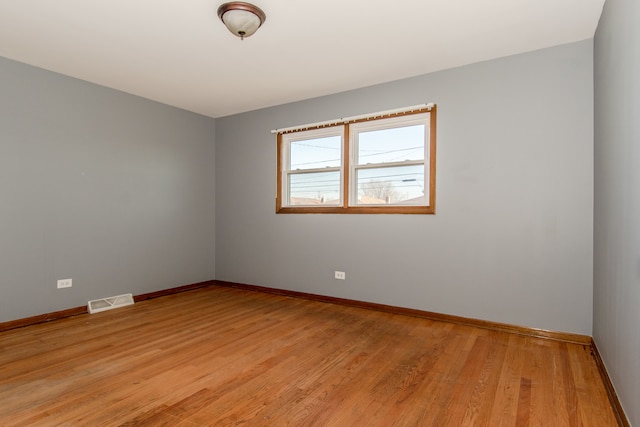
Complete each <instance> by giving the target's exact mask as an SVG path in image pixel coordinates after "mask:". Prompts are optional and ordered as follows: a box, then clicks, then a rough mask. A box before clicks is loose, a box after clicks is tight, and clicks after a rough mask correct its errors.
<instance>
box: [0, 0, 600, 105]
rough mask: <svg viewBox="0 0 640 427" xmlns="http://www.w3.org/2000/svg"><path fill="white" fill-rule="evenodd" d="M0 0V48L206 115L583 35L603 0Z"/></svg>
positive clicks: (38, 63)
mask: <svg viewBox="0 0 640 427" xmlns="http://www.w3.org/2000/svg"><path fill="white" fill-rule="evenodd" d="M223 2H224V0H101V1H98V0H56V1H52V0H0V56H4V57H6V58H10V59H14V60H17V61H21V62H25V63H27V64H32V65H35V66H38V67H42V68H45V69H48V70H52V71H56V72H59V73H62V74H66V75H68V76H73V77H77V78H79V79H83V80H87V81H90V82H93V83H97V84H100V85H103V86H108V87H111V88H115V89H119V90H121V91H124V92H128V93H132V94H135V95H139V96H142V97H145V98H149V99H153V100H155V101H159V102H162V103H165V104H169V105H174V106H176V107H180V108H183V109H186V110H189V111H194V112H197V113H200V114H204V115H206V116H210V117H221V116H226V115H230V114H234V113H239V112H243V111H249V110H254V109H258V108H262V107H268V106H272V105H278V104H283V103H286V102H292V101H297V100H301V99H307V98H312V97H316V96H321V95H327V94H331V93H336V92H341V91H344V90H349V89H355V88H358V87H364V86H370V85H374V84H377V83H382V82H387V81H392V80H397V79H401V78H405V77H411V76H416V75H420V74H425V73H429V72H432V71H437V70H442V69H446V68H451V67H456V66H460V65H465V64H470V63H474V62H478V61H483V60H488V59H492V58H497V57H501V56H506V55H512V54H516V53H521V52H527V51H531V50H536V49H541V48H545V47H549V46H554V45H559V44H564V43H570V42H574V41H579V40H584V39H587V38H591V37H593V35H594V32H595V29H596V26H597V23H598V19H599V18H600V14H601V12H602V7H603V4H604V0H404V1H402V2H400V1H397V2H391V1H382V0H255V1H254V4H256V5H257V6H259V7H260V8H261V9H262V10H264V11H265V13H266V15H267V20H266V22H265V23H264V25H263V26H262V28H260V29H259V30H258V32H257V33H256V34H255V35H253V36H252V37H250V38H248V39H245V40H244V41H241V40H240V39H239V38H237V37H235V36H233V35H232V34H231V33H230V32H228V30H227V29H226V28H225V26H224V25H223V24H222V22H220V20H219V19H218V17H217V15H216V10H217V8H218V6H219V5H220V4H222V3H223Z"/></svg>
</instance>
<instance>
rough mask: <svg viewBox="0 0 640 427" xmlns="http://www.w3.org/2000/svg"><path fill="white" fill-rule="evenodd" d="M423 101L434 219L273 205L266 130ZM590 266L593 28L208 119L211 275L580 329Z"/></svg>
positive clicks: (584, 326)
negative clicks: (502, 53) (431, 116)
mask: <svg viewBox="0 0 640 427" xmlns="http://www.w3.org/2000/svg"><path fill="white" fill-rule="evenodd" d="M336 72H339V71H336ZM363 72H366V71H363ZM429 101H433V102H436V103H437V104H438V154H437V162H438V164H437V171H438V172H437V174H438V175H437V214H436V215H433V216H425V215H408V216H407V215H276V214H275V193H276V189H275V182H276V173H275V170H276V151H275V149H276V142H275V136H274V135H272V134H271V133H270V130H271V129H274V128H278V127H286V126H292V125H297V124H304V123H309V122H315V121H322V120H327V119H332V118H335V117H343V116H350V115H357V114H362V113H367V112H375V111H380V110H385V109H391V108H396V107H403V106H407V105H414V104H418V103H421V102H429ZM334 270H343V271H345V272H346V278H347V279H346V281H338V280H334V279H333V272H334ZM592 273H593V44H592V40H586V41H582V42H578V43H573V44H569V45H564V46H559V47H554V48H550V49H545V50H541V51H536V52H531V53H527V54H523V55H517V56H512V57H507V58H502V59H498V60H493V61H489V62H484V63H479V64H474V65H470V66H466V67H461V68H457V69H451V70H447V71H443V72H437V73H432V74H428V75H423V76H419V77H415V78H411V79H406V80H401V81H396V82H391V83H388V84H382V85H378V86H374V87H368V88H365V89H361V90H354V91H350V92H346V93H340V94H335V95H332V96H327V97H322V98H317V99H310V100H306V101H303V102H298V103H292V104H288V105H281V106H276V107H272V108H267V109H263V110H258V111H253V112H249V113H244V114H239V115H234V116H229V117H224V118H221V119H218V120H217V121H216V278H217V279H219V280H228V281H235V282H241V283H247V284H255V285H262V286H269V287H275V288H281V289H288V290H296V291H302V292H310V293H316V294H322V295H331V296H336V297H344V298H351V299H356V300H362V301H370V302H377V303H383V304H390V305H395V306H402V307H411V308H417V309H422V310H430V311H435V312H440V313H448V314H454V315H460V316H466V317H473V318H480V319H485V320H491V321H498V322H506V323H510V324H518V325H524V326H528V327H535V328H544V329H551V330H556V331H566V332H572V333H580V334H587V335H591V326H592V297H593V293H592V292H593V286H592V285H593V275H592Z"/></svg>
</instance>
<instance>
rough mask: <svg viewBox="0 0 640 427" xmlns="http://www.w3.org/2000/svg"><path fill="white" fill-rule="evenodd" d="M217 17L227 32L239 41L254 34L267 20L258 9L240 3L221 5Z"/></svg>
mask: <svg viewBox="0 0 640 427" xmlns="http://www.w3.org/2000/svg"><path fill="white" fill-rule="evenodd" d="M218 17H219V18H220V19H221V20H222V22H224V25H226V26H227V28H228V29H229V31H231V32H232V33H233V34H234V35H236V36H238V37H240V38H241V39H244V38H245V37H249V36H250V35H252V34H253V33H255V32H256V31H257V30H258V28H260V26H261V25H262V23H263V22H264V21H265V20H266V19H267V16H266V15H265V14H264V12H263V11H262V10H261V9H260V8H259V7H257V6H254V5H252V4H249V3H244V2H241V1H233V2H229V3H224V4H222V5H221V6H220V7H219V8H218Z"/></svg>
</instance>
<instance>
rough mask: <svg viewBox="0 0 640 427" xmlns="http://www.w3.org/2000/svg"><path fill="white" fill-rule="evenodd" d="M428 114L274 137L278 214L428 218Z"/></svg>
mask: <svg viewBox="0 0 640 427" xmlns="http://www.w3.org/2000/svg"><path fill="white" fill-rule="evenodd" d="M435 116H436V107H435V106H432V105H431V106H428V107H423V108H420V109H417V110H414V111H403V112H400V113H387V114H381V115H380V116H378V117H376V118H369V117H365V118H354V119H344V120H341V121H337V122H336V121H334V122H329V124H327V123H325V124H321V125H311V126H309V127H307V128H305V129H300V128H291V129H290V130H282V131H274V132H277V133H278V179H277V186H278V190H277V191H278V192H277V197H276V212H278V213H406V214H432V213H435V143H436V141H435V123H436V122H435Z"/></svg>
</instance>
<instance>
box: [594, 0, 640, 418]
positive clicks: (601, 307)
mask: <svg viewBox="0 0 640 427" xmlns="http://www.w3.org/2000/svg"><path fill="white" fill-rule="evenodd" d="M639 18H640V3H639V2H638V1H637V0H607V2H606V3H605V5H604V11H603V14H602V17H601V18H600V24H599V26H598V30H597V32H596V36H595V44H594V59H595V61H594V62H595V220H594V222H595V233H594V240H595V250H594V306H593V309H594V315H593V316H594V317H593V338H594V340H595V342H596V345H597V346H598V349H599V351H600V353H601V355H602V358H603V360H604V363H605V365H606V366H607V371H608V372H609V375H610V377H611V379H612V381H613V383H614V385H615V387H616V391H617V393H618V397H619V398H620V401H621V403H622V405H623V406H624V408H625V411H626V412H627V416H628V417H629V420H630V421H631V423H632V424H633V425H640V405H639V404H638V399H639V397H638V396H640V361H639V357H640V332H639V331H640V310H639V307H640V62H638V52H640V29H639V27H638V19H639Z"/></svg>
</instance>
